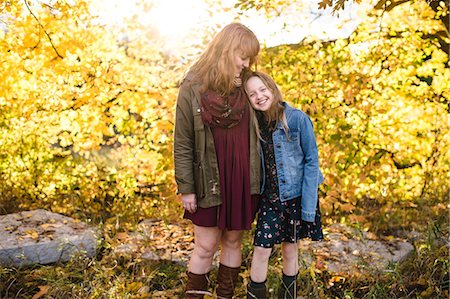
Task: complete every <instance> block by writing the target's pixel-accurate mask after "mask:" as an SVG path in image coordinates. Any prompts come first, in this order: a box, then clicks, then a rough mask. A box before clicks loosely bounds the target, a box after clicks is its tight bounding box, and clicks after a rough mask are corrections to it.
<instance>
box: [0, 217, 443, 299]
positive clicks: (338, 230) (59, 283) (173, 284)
mask: <svg viewBox="0 0 450 299" xmlns="http://www.w3.org/2000/svg"><path fill="white" fill-rule="evenodd" d="M103 232H104V233H103V238H102V239H101V242H100V244H99V250H98V254H97V256H96V257H95V258H92V259H88V258H84V257H82V256H79V257H77V258H75V259H74V260H72V261H70V262H68V263H60V264H53V265H46V266H38V265H36V266H31V267H24V268H0V298H2V299H9V298H33V299H37V298H169V297H170V298H183V288H184V282H185V278H186V277H185V270H186V264H187V261H188V259H189V255H190V252H191V251H192V248H193V245H192V241H193V234H192V227H191V226H190V225H189V223H188V222H184V221H180V222H177V223H176V224H175V223H166V222H164V221H159V220H145V221H143V222H141V223H140V224H139V225H138V226H137V227H135V228H134V229H131V230H126V231H125V230H123V229H119V230H116V231H114V230H110V229H109V228H107V227H106V226H105V227H104V228H103ZM325 236H326V239H325V240H324V241H321V242H311V241H308V240H304V241H302V242H301V244H300V247H301V252H302V255H301V266H302V267H301V270H300V275H299V284H298V293H299V295H301V296H302V298H448V283H449V281H448V269H449V259H448V252H449V248H448V243H447V238H448V235H446V233H445V231H444V233H443V231H442V230H440V229H439V228H438V227H434V228H430V230H429V231H428V233H427V234H426V235H413V236H411V238H410V239H409V241H410V242H411V244H412V245H411V250H410V251H409V254H406V255H405V256H404V258H403V259H402V260H400V261H399V262H398V263H387V264H385V265H384V267H381V266H380V265H375V264H374V263H372V262H371V261H372V260H368V259H369V258H372V259H373V261H376V260H379V254H380V252H375V251H370V250H366V251H363V250H361V249H360V248H362V247H358V248H357V247H352V246H355V244H356V243H351V242H353V241H354V242H358V244H363V245H364V246H368V244H370V242H374V241H380V242H383V243H385V244H396V246H398V244H399V243H398V242H395V241H399V240H397V239H396V238H394V237H385V238H383V237H377V236H375V235H374V234H371V233H368V232H364V231H361V230H358V229H356V228H349V227H347V226H342V225H332V226H329V227H326V228H325ZM251 243H252V239H251V232H249V233H247V234H246V235H245V237H244V246H243V256H244V260H243V264H242V271H241V277H240V281H239V285H238V287H237V290H236V292H237V294H236V296H237V298H244V297H245V284H246V282H247V279H248V275H249V273H248V267H249V265H250V258H251V251H252V245H251ZM327 244H328V245H327ZM352 244H353V245H352ZM336 246H337V247H336ZM336 248H337V249H336ZM366 248H368V247H366ZM372 248H373V249H374V250H375V249H377V248H375V247H372ZM397 249H398V247H395V246H393V247H392V250H393V251H395V250H397ZM308 252H309V253H312V254H309V255H305V254H306V253H308ZM377 258H378V259H377ZM216 265H217V262H216V263H215V266H216ZM215 270H216V268H214V269H213V271H212V272H211V280H212V284H211V289H212V290H213V289H214V288H215V283H214V282H215V275H216V274H215ZM280 274H281V255H280V250H278V249H276V250H274V252H273V254H272V256H271V261H270V267H269V276H268V286H269V292H270V293H271V294H272V295H274V294H275V293H276V290H277V287H278V277H279V275H280Z"/></svg>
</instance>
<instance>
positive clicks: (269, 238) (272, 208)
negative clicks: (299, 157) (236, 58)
mask: <svg viewBox="0 0 450 299" xmlns="http://www.w3.org/2000/svg"><path fill="white" fill-rule="evenodd" d="M258 120H259V126H260V129H261V132H260V133H261V138H262V139H263V141H261V146H262V150H263V155H264V166H263V167H264V170H265V175H266V177H265V181H266V183H265V186H264V187H265V188H264V192H263V194H262V196H261V199H260V201H259V205H258V221H257V225H256V231H255V237H254V244H255V246H261V247H265V248H272V247H273V246H274V245H275V244H281V243H282V242H289V243H295V242H297V241H298V240H299V239H301V238H311V239H312V240H320V239H323V233H322V224H321V219H320V210H319V207H318V206H317V209H316V217H315V221H314V222H306V221H303V220H301V198H300V197H298V198H295V199H291V200H288V201H285V202H282V201H281V200H280V197H279V193H280V192H279V187H278V176H277V167H276V164H275V152H274V146H273V139H272V133H273V129H271V128H273V127H274V124H270V125H269V124H268V123H267V122H266V121H265V120H264V119H263V117H258Z"/></svg>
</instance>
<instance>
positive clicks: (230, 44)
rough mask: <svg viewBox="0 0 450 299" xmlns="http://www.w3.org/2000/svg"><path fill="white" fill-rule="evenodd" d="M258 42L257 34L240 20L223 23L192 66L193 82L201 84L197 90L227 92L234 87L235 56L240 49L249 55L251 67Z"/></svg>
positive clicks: (244, 54) (222, 93) (257, 49)
mask: <svg viewBox="0 0 450 299" xmlns="http://www.w3.org/2000/svg"><path fill="white" fill-rule="evenodd" d="M259 49H260V45H259V41H258V39H257V38H256V35H255V34H254V33H253V32H252V31H251V30H250V29H249V28H247V27H246V26H244V25H242V24H240V23H231V24H229V25H227V26H225V27H224V28H223V29H222V30H221V31H220V32H219V33H218V34H217V35H216V36H215V37H214V38H213V39H212V41H211V42H210V43H209V44H208V46H207V48H206V50H205V52H203V54H202V55H201V56H200V57H199V58H198V60H197V61H196V62H195V63H194V64H193V65H192V66H191V68H190V70H189V73H192V75H193V77H192V80H191V82H192V83H199V84H200V86H201V87H200V91H201V92H205V91H206V90H207V89H211V90H214V91H215V92H217V93H219V94H221V95H228V94H230V92H231V91H233V90H234V89H235V87H236V86H235V83H234V78H235V71H236V70H235V57H236V52H237V51H241V52H242V54H241V55H243V56H245V57H249V58H250V66H252V65H254V64H255V63H256V57H257V55H258V53H259Z"/></svg>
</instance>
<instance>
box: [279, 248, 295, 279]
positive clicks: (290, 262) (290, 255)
mask: <svg viewBox="0 0 450 299" xmlns="http://www.w3.org/2000/svg"><path fill="white" fill-rule="evenodd" d="M281 254H282V256H283V273H284V274H286V275H288V276H293V275H297V272H298V243H287V242H285V243H282V244H281Z"/></svg>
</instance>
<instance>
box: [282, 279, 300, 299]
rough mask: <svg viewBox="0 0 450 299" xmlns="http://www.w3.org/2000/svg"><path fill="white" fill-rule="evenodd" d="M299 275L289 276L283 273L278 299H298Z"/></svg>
mask: <svg viewBox="0 0 450 299" xmlns="http://www.w3.org/2000/svg"><path fill="white" fill-rule="evenodd" d="M296 282H297V275H294V276H287V275H285V274H284V273H283V278H282V279H281V285H280V288H279V290H278V299H295V298H297V284H296Z"/></svg>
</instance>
